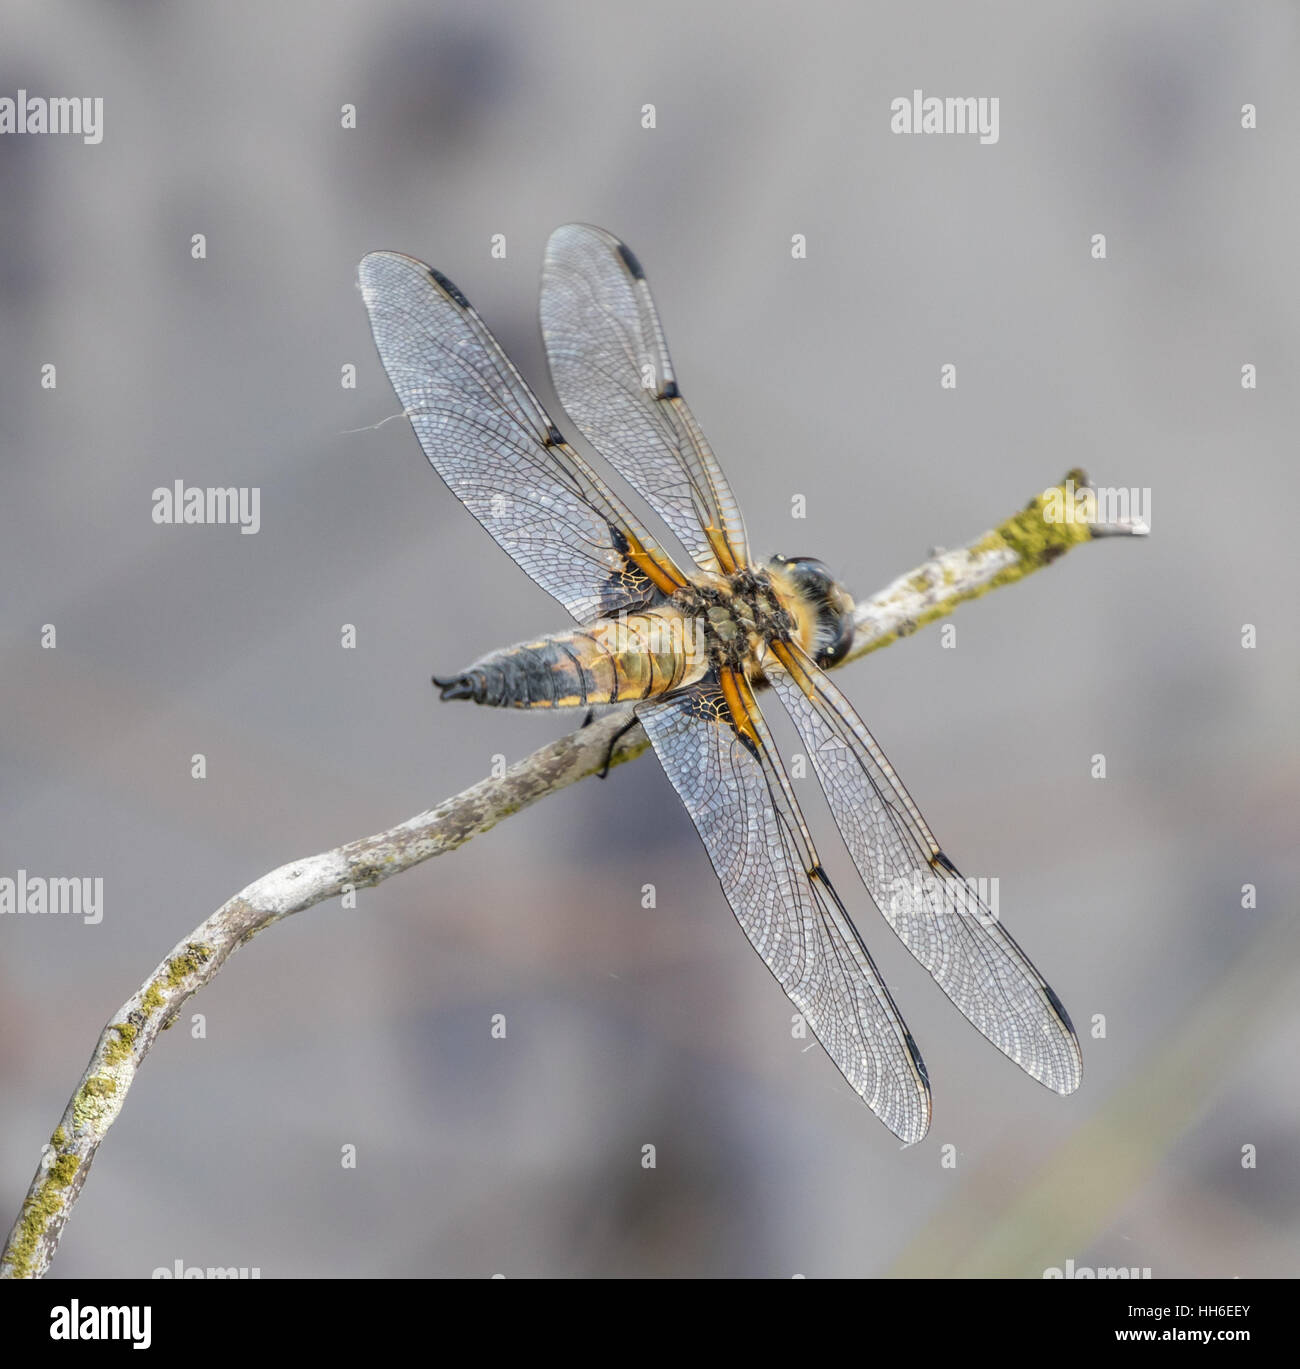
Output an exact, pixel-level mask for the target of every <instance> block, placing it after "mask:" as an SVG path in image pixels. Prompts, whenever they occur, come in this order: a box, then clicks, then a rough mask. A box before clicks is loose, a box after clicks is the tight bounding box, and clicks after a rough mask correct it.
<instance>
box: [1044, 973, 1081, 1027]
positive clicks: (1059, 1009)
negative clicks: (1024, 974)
mask: <svg viewBox="0 0 1300 1369" xmlns="http://www.w3.org/2000/svg"><path fill="white" fill-rule="evenodd" d="M1043 988H1045V989H1046V990H1047V998H1048V1001H1049V1002H1050V1003H1051V1005H1052V1007H1053V1008H1055V1009H1056V1015H1057V1016H1058V1017H1059V1018H1060V1019H1061V1021H1062V1022H1064V1023H1065V1025H1066V1027H1067V1029H1068V1030H1069V1031H1070V1032H1071V1033H1073V1031H1074V1023H1073V1022H1071V1021H1070V1014H1069V1013H1068V1012H1066V1011H1065V1004H1064V1003H1062V1002H1061V1000H1060V999H1059V998H1057V996H1056V993H1055V991H1054V990H1053V989H1052V986H1051V985H1050V984H1044V985H1043Z"/></svg>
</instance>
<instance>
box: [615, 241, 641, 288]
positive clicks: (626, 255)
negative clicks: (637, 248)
mask: <svg viewBox="0 0 1300 1369" xmlns="http://www.w3.org/2000/svg"><path fill="white" fill-rule="evenodd" d="M618 255H619V256H620V257H622V258H623V265H624V266H626V267H627V269H628V271H629V272H630V273H631V276H632V279H633V280H645V272H644V271H643V270H642V269H641V263H640V262H639V261H637V259H636V255H635V253H634V252H633V251H632V249H631V248H630V247H629V246H628V245H627V243H625V242H621V243H619V245H618Z"/></svg>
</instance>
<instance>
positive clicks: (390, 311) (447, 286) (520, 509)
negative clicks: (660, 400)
mask: <svg viewBox="0 0 1300 1369" xmlns="http://www.w3.org/2000/svg"><path fill="white" fill-rule="evenodd" d="M359 275H360V279H361V295H362V298H363V299H364V300H365V303H366V308H367V309H368V310H369V312H370V327H371V329H372V331H373V332H374V335H375V345H376V347H378V349H379V356H380V359H381V360H382V361H383V363H384V369H385V370H386V371H387V372H388V378H389V380H391V381H392V383H393V389H394V390H395V391H396V392H397V397H398V399H399V400H400V401H401V403H402V407H403V408H404V409H405V411H406V414H407V417H408V418H409V419H410V420H411V426H412V427H413V428H414V429H415V434H416V436H417V437H418V438H419V439H420V446H421V447H423V448H424V454H425V455H426V456H427V457H428V458H429V461H430V463H431V464H432V466H433V468H434V470H436V471H437V472H438V474H439V475H440V476H441V477H442V478H443V480H444V481H446V483H447V485H448V486H449V488H450V489H451V491H452V493H453V494H455V495H456V497H457V498H458V499H459V500H460V501H461V503H463V504H464V505H465V507H466V508H467V509H468V510H469V511H470V513H472V514H473V515H474V517H475V518H477V519H478V521H479V522H480V523H482V525H483V526H484V527H485V528H486V529H487V530H488V532H490V533H491V534H492V536H493V537H494V538H495V539H496V540H497V542H498V543H499V544H500V546H501V547H502V548H503V549H504V550H505V551H506V552H507V553H508V554H509V555H510V556H512V557H513V558H514V560H515V561H516V562H517V563H518V565H519V566H520V567H521V568H522V569H523V570H524V571H525V572H526V573H527V574H528V575H530V576H531V577H532V578H533V579H534V580H535V581H536V582H537V583H538V584H539V585H541V587H542V588H543V589H544V590H546V591H548V592H549V593H550V594H553V595H554V596H555V597H556V598H557V599H558V600H559V601H560V603H562V604H563V605H564V606H565V608H567V609H568V610H569V612H570V613H572V614H573V616H574V617H575V618H577V619H578V621H579V622H590V621H592V620H593V619H594V618H597V617H601V616H606V615H609V614H613V613H617V612H619V611H621V610H623V609H632V608H636V607H640V606H643V605H645V604H647V603H651V602H654V600H655V599H657V598H659V597H662V596H663V595H664V594H670V593H672V591H673V590H674V589H676V588H677V587H679V586H680V585H681V584H683V583H684V578H683V576H682V574H681V572H680V571H678V570H677V569H676V568H675V567H674V566H673V564H672V561H671V560H670V559H669V558H668V557H667V556H666V555H665V554H664V553H663V552H661V551H660V550H658V549H657V548H656V547H655V545H654V543H653V542H652V540H651V539H650V537H649V535H648V534H647V533H646V532H645V530H644V529H643V528H642V527H641V526H640V524H639V523H637V522H636V520H635V519H634V518H633V516H632V514H631V513H630V511H629V510H628V509H626V508H625V507H624V506H623V505H622V503H621V502H620V501H619V500H618V499H617V498H616V497H615V495H614V494H613V492H612V491H611V490H609V489H608V487H607V486H605V484H604V483H603V482H602V481H601V479H600V477H599V476H598V475H597V474H596V473H595V472H594V471H593V470H592V469H591V467H590V466H588V465H587V463H586V462H584V461H583V460H582V458H581V457H580V456H579V455H578V454H577V452H575V451H573V449H572V448H571V447H569V446H568V445H567V444H566V443H565V441H564V438H563V435H562V434H561V433H560V432H559V430H558V429H557V428H556V427H555V425H554V424H553V423H552V422H551V420H550V418H549V417H548V415H547V413H546V411H545V410H544V409H543V408H542V406H541V405H540V404H539V403H538V402H537V399H536V397H535V396H534V395H533V393H532V391H531V390H530V389H529V388H528V386H527V385H526V384H525V383H524V381H523V378H522V377H521V376H520V374H519V372H518V371H517V370H515V368H514V366H513V364H512V363H511V362H510V360H509V358H508V357H507V356H506V355H505V353H504V352H503V351H502V350H501V348H500V346H498V344H497V341H496V339H495V338H494V337H493V336H492V334H491V333H490V332H488V330H487V328H486V327H485V325H484V323H483V321H482V319H480V318H479V316H478V315H477V314H476V313H475V312H474V310H473V309H472V308H471V307H470V304H469V301H468V300H467V299H466V298H465V296H464V295H463V294H461V292H460V291H459V290H458V289H457V288H456V287H455V286H454V285H453V284H452V283H451V281H449V280H448V279H447V278H446V277H445V276H443V275H441V274H440V273H439V272H437V271H434V270H433V269H432V268H431V267H428V266H426V265H424V263H423V262H419V261H416V260H415V259H414V258H413V257H404V256H401V255H400V254H398V253H396V252H372V253H370V255H369V256H367V257H365V258H364V259H363V260H362V262H361V266H360V270H359Z"/></svg>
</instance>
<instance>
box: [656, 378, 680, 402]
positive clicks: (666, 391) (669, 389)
mask: <svg viewBox="0 0 1300 1369" xmlns="http://www.w3.org/2000/svg"><path fill="white" fill-rule="evenodd" d="M681 393H682V392H681V391H680V390H679V389H678V388H677V382H676V381H675V380H670V381H669V382H668V384H667V385H665V386H664V387H663V389H662V390H660V391H659V398H660V399H680V398H681Z"/></svg>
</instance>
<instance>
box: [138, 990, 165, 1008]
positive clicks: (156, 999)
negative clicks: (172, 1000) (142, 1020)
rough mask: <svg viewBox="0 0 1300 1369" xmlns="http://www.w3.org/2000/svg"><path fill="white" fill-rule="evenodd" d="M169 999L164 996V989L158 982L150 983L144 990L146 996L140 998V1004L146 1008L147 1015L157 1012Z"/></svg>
mask: <svg viewBox="0 0 1300 1369" xmlns="http://www.w3.org/2000/svg"><path fill="white" fill-rule="evenodd" d="M166 1002H167V1000H166V999H165V998H164V997H163V992H162V990H161V989H160V988H159V987H158V985H157V984H150V985H149V987H148V988H147V989H146V990H145V991H144V997H143V998H141V1000H140V1006H141V1007H142V1008H143V1009H144V1011H145V1014H146V1016H147V1015H148V1014H149V1013H154V1012H157V1011H158V1009H159V1008H161V1007H162V1006H163V1005H164V1004H165V1003H166Z"/></svg>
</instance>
